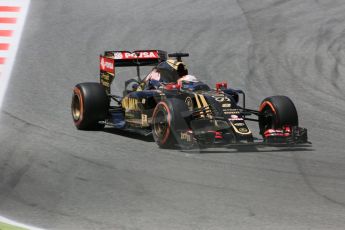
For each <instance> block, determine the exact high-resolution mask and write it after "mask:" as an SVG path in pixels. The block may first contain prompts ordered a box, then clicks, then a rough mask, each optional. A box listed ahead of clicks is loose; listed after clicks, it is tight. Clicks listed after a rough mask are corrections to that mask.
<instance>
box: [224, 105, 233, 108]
mask: <svg viewBox="0 0 345 230" xmlns="http://www.w3.org/2000/svg"><path fill="white" fill-rule="evenodd" d="M222 107H223V108H230V107H231V104H222Z"/></svg>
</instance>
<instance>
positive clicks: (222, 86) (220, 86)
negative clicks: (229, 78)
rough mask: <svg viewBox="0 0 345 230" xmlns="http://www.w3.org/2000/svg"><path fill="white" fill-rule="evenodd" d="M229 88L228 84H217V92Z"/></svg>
mask: <svg viewBox="0 0 345 230" xmlns="http://www.w3.org/2000/svg"><path fill="white" fill-rule="evenodd" d="M227 88H228V83H227V82H217V83H216V89H217V91H219V90H224V89H227Z"/></svg>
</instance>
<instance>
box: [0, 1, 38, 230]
mask: <svg viewBox="0 0 345 230" xmlns="http://www.w3.org/2000/svg"><path fill="white" fill-rule="evenodd" d="M29 4H30V0H11V1H8V0H7V1H4V0H0V7H1V6H15V7H20V12H3V11H2V12H0V16H1V17H2V18H6V17H13V18H16V19H17V22H16V23H15V24H6V23H0V30H12V31H13V34H12V36H10V37H3V36H0V43H6V44H9V45H10V46H9V49H8V50H0V58H5V59H6V61H5V63H4V64H1V63H0V108H1V105H2V101H3V99H4V96H5V92H6V89H7V85H8V82H9V79H10V76H11V71H12V67H13V63H14V60H15V56H16V53H17V50H18V45H19V40H20V36H21V34H22V31H23V27H24V23H25V19H26V15H27V12H28V8H29ZM0 222H2V223H5V224H9V225H13V226H16V227H21V228H25V229H30V230H41V229H40V228H37V227H33V226H29V225H25V224H22V223H18V222H16V221H14V220H10V219H8V218H5V217H3V216H0Z"/></svg>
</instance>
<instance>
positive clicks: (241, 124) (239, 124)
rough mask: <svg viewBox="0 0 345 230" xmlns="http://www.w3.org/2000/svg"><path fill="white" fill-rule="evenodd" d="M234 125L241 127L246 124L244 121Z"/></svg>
mask: <svg viewBox="0 0 345 230" xmlns="http://www.w3.org/2000/svg"><path fill="white" fill-rule="evenodd" d="M234 125H235V126H237V127H241V126H244V123H241V122H240V123H235V124H234Z"/></svg>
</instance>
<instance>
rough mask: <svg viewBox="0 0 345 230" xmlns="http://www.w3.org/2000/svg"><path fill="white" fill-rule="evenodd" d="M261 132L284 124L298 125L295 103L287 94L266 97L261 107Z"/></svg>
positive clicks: (278, 127) (281, 126) (279, 127)
mask: <svg viewBox="0 0 345 230" xmlns="http://www.w3.org/2000/svg"><path fill="white" fill-rule="evenodd" d="M259 112H260V116H259V127H260V134H261V135H264V133H265V131H266V130H269V129H281V128H283V127H284V126H291V127H292V126H298V115H297V110H296V107H295V105H294V103H293V102H292V101H291V99H290V98H288V97H286V96H272V97H268V98H265V99H264V100H263V101H262V102H261V104H260V108H259Z"/></svg>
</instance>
